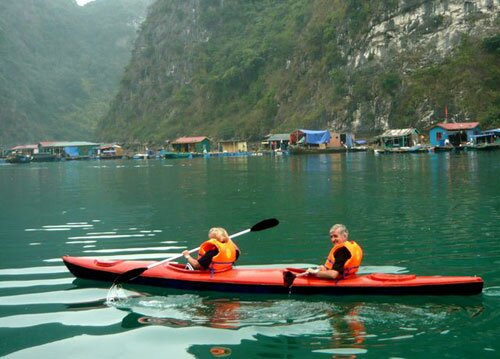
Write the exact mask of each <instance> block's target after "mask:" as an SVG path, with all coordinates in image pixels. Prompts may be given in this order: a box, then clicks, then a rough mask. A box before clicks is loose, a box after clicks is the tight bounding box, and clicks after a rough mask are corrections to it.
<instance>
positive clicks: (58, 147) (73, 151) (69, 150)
mask: <svg viewBox="0 0 500 359" xmlns="http://www.w3.org/2000/svg"><path fill="white" fill-rule="evenodd" d="M98 148H99V144H98V143H93V142H86V141H43V142H40V143H39V144H38V152H39V153H45V154H51V155H55V156H57V157H61V158H66V159H68V160H79V159H88V158H90V157H93V156H94V155H95V153H96V151H97V149H98Z"/></svg>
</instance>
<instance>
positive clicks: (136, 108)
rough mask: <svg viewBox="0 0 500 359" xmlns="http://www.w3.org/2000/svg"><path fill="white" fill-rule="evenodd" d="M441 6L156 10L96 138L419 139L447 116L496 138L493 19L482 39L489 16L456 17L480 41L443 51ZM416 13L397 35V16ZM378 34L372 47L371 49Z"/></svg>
mask: <svg viewBox="0 0 500 359" xmlns="http://www.w3.org/2000/svg"><path fill="white" fill-rule="evenodd" d="M452 2H453V1H449V3H450V4H451V3H452ZM439 6H445V7H446V6H449V5H446V4H445V5H442V4H441V2H438V1H436V2H426V1H417V0H405V1H397V0H392V1H362V0H352V1H340V0H315V1H309V0H284V1H274V0H261V1H248V0H185V1H180V0H159V1H157V2H156V3H155V4H154V6H153V9H152V11H151V12H150V15H149V16H148V19H147V21H146V22H145V23H144V24H143V26H142V29H141V32H140V34H139V38H138V40H137V42H136V47H135V49H134V52H133V55H132V60H131V62H130V64H129V66H128V67H127V69H126V72H125V75H124V77H123V78H122V82H121V86H120V91H119V93H118V95H117V97H116V98H115V99H114V101H113V103H112V105H111V109H110V111H109V112H108V114H107V115H106V117H105V118H104V120H103V121H102V122H101V123H100V125H99V131H98V132H99V133H100V137H101V138H102V139H106V140H122V141H156V142H158V143H161V142H163V141H164V140H165V139H172V138H174V137H176V136H180V135H211V136H214V137H217V138H226V139H228V138H238V137H239V138H250V139H258V138H260V137H261V136H263V135H265V134H267V133H269V132H271V131H272V132H281V131H290V130H293V129H294V128H297V127H306V128H325V127H327V126H330V127H334V128H336V129H339V130H354V131H363V132H374V131H378V130H381V129H383V128H386V127H388V126H390V127H402V126H417V127H420V128H425V127H427V126H429V124H430V123H432V122H435V121H436V120H438V119H442V118H443V117H444V114H443V111H444V107H445V106H446V105H447V106H448V108H449V109H450V114H451V115H455V118H456V119H457V120H468V119H470V120H479V121H481V122H482V123H483V124H484V126H486V127H491V126H499V125H500V124H499V108H500V104H499V102H500V101H499V100H500V98H499V93H498V84H499V81H498V74H499V64H500V61H499V54H498V50H497V48H498V46H497V45H498V36H499V35H498V33H495V29H497V28H498V19H496V18H494V19H493V20H491V21H492V22H493V25H492V26H489V27H488V26H486V25H484V24H483V23H479V21H481V20H483V19H484V18H485V17H486V15H488V14H484V13H481V11H479V10H477V9H475V8H471V9H464V11H467V18H465V21H466V22H467V24H468V25H469V27H470V28H474V29H475V30H477V31H469V32H467V33H466V32H463V33H459V36H456V37H455V38H453V43H451V44H450V45H449V46H448V49H447V50H446V51H444V50H443V51H440V49H439V46H440V45H439V44H435V45H432V41H434V42H436V41H435V40H432V39H433V38H432V36H433V34H436V33H439V32H442V31H445V30H446V29H447V27H450V26H453V25H454V22H453V21H454V20H453V18H452V17H451V16H450V15H449V13H448V12H446V11H444V10H443V11H441V10H440V8H439ZM420 10H421V11H422V12H424V14H423V15H422V18H421V19H420V20H416V21H413V22H412V23H411V24H410V25H408V26H407V27H406V28H407V30H405V31H407V33H404V34H400V33H398V31H399V30H398V27H397V26H398V23H397V21H396V20H395V19H396V18H397V16H398V15H401V14H403V15H404V14H406V13H409V12H412V11H414V12H415V11H420ZM445 10H446V9H445ZM490 15H491V14H490ZM490 15H488V16H490ZM494 16H497V15H493V17H494ZM490 17H491V16H490ZM380 23H384V24H385V25H384V26H386V28H385V30H384V32H383V35H382V42H383V43H384V44H382V46H378V47H377V46H375V45H373V43H371V42H370V41H373V39H374V38H376V35H377V34H375V35H373V33H374V31H375V28H376V25H377V24H380ZM486 24H488V23H486ZM410 27H411V28H410ZM406 28H405V29H406ZM394 37H398V42H397V46H394V44H393V43H391V40H393V38H394ZM426 38H429V39H430V40H429V41H428V42H427V43H424V44H420V43H419V41H422V39H426ZM450 42H452V41H451V40H450ZM429 44H431V45H432V46H431V45H429ZM365 54H368V55H367V56H366V55H365Z"/></svg>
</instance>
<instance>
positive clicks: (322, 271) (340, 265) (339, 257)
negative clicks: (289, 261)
mask: <svg viewBox="0 0 500 359" xmlns="http://www.w3.org/2000/svg"><path fill="white" fill-rule="evenodd" d="M349 258H351V253H350V252H349V250H348V249H347V248H345V247H343V248H340V249H339V250H338V251H337V252H336V253H335V263H334V264H333V267H332V269H326V267H325V266H319V267H318V268H317V269H319V271H318V272H316V273H315V271H314V270H311V271H310V270H309V269H308V270H307V271H308V272H309V273H310V274H313V275H315V276H316V277H318V278H324V279H336V278H338V277H339V276H341V275H343V274H344V265H345V263H346V262H347V261H348V260H349Z"/></svg>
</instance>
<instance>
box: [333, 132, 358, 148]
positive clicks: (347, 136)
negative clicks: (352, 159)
mask: <svg viewBox="0 0 500 359" xmlns="http://www.w3.org/2000/svg"><path fill="white" fill-rule="evenodd" d="M330 135H331V138H330V142H329V143H328V144H327V146H328V147H338V148H347V149H349V148H352V147H354V135H353V134H352V133H338V132H335V131H330Z"/></svg>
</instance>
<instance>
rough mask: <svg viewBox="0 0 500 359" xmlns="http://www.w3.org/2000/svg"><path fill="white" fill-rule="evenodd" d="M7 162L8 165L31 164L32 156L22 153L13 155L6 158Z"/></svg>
mask: <svg viewBox="0 0 500 359" xmlns="http://www.w3.org/2000/svg"><path fill="white" fill-rule="evenodd" d="M5 161H7V162H8V163H30V162H31V156H29V155H25V154H21V153H12V154H10V155H8V156H7V157H6V158H5Z"/></svg>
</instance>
